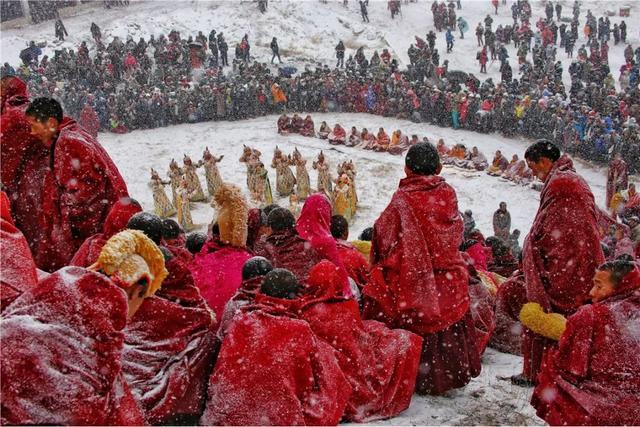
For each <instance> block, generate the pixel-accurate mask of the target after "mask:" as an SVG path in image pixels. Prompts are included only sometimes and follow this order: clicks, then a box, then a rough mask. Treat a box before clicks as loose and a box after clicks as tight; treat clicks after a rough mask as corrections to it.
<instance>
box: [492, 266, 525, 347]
mask: <svg viewBox="0 0 640 427" xmlns="http://www.w3.org/2000/svg"><path fill="white" fill-rule="evenodd" d="M526 302H527V292H526V289H525V283H524V274H523V273H522V272H521V271H516V272H515V273H514V274H513V275H512V276H511V277H510V278H509V279H508V280H507V281H506V282H504V283H502V284H501V285H500V287H498V294H497V295H496V304H495V313H496V328H495V329H494V331H493V334H492V335H491V340H490V341H489V346H490V347H491V348H495V349H496V350H500V351H501V352H503V353H511V354H516V355H518V356H519V355H521V354H522V324H521V323H520V319H519V316H520V310H521V309H522V306H523V305H524V304H525V303H526Z"/></svg>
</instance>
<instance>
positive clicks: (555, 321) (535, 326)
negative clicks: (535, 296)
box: [520, 302, 567, 341]
mask: <svg viewBox="0 0 640 427" xmlns="http://www.w3.org/2000/svg"><path fill="white" fill-rule="evenodd" d="M520 322H521V323H522V324H523V325H524V326H526V327H527V328H528V329H530V330H531V331H533V332H535V333H536V334H538V335H542V336H543V337H547V338H551V339H552V340H556V341H558V340H559V339H560V337H561V336H562V333H563V332H564V330H565V329H566V327H567V319H566V318H565V317H564V316H563V315H562V314H559V313H545V311H544V310H543V309H542V307H541V306H540V304H538V303H536V302H528V303H526V304H525V305H523V306H522V309H521V310H520Z"/></svg>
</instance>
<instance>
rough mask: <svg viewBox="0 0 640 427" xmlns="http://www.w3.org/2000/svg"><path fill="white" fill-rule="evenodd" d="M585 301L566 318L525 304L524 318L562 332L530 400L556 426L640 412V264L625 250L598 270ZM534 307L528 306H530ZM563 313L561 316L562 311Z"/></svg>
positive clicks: (631, 417) (614, 420)
mask: <svg viewBox="0 0 640 427" xmlns="http://www.w3.org/2000/svg"><path fill="white" fill-rule="evenodd" d="M590 296H591V298H592V301H593V304H590V305H583V306H582V307H580V308H579V309H578V311H577V312H576V313H575V314H573V315H571V316H570V317H569V318H568V319H567V320H566V329H565V328H564V322H563V321H562V319H563V318H562V317H561V316H559V315H555V314H546V313H544V311H543V310H542V308H541V307H540V306H537V307H535V306H536V304H533V303H530V304H526V305H525V306H524V307H523V309H522V312H521V313H520V317H521V319H522V321H523V323H524V324H526V325H527V327H529V323H531V322H532V321H533V322H535V324H537V325H538V326H539V327H540V328H541V332H542V333H547V336H549V337H552V338H555V339H558V338H559V343H558V347H557V348H554V349H552V350H549V351H547V353H546V354H545V357H544V360H543V365H542V368H541V372H540V375H539V376H538V385H537V386H536V388H535V390H534V392H533V396H532V398H531V404H532V405H533V406H534V407H535V408H536V412H537V414H538V416H539V417H541V418H542V419H544V420H545V421H546V422H547V423H549V424H551V425H634V424H638V420H639V419H640V340H638V329H637V326H638V319H639V318H640V269H639V268H638V265H637V264H635V263H634V262H633V261H632V260H631V258H630V257H629V258H625V257H621V258H618V259H617V260H615V261H610V262H607V263H605V264H603V265H601V266H600V267H598V269H597V270H596V273H595V275H594V277H593V288H592V289H591V291H590ZM527 308H528V309H529V310H528V311H529V312H527V310H525V309H527ZM556 316H559V317H556Z"/></svg>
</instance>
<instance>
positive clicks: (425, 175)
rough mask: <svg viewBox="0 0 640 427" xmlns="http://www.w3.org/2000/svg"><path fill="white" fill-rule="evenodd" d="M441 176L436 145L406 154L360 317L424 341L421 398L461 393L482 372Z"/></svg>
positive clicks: (454, 207) (378, 233) (454, 211)
mask: <svg viewBox="0 0 640 427" xmlns="http://www.w3.org/2000/svg"><path fill="white" fill-rule="evenodd" d="M441 170H442V165H441V164H440V158H439V156H438V151H437V150H436V148H435V147H434V146H433V145H431V144H429V143H420V144H416V145H414V146H413V147H411V148H410V149H409V151H408V152H407V155H406V158H405V172H406V174H407V177H406V178H404V179H402V180H401V181H400V186H399V188H398V190H397V191H396V193H395V194H394V195H393V198H392V199H391V202H390V203H389V205H388V206H387V207H386V209H385V210H384V211H383V212H382V214H381V215H380V217H379V218H378V220H377V221H376V223H375V226H374V235H373V240H372V242H371V243H372V245H371V265H372V268H371V272H370V279H369V283H368V284H367V286H365V288H364V292H363V299H364V317H365V318H368V319H375V320H380V321H382V322H384V323H386V324H387V325H388V326H389V327H392V328H403V329H407V330H409V331H411V332H414V333H417V334H419V335H421V336H422V337H423V339H424V344H423V347H422V360H421V362H420V363H421V367H420V371H419V373H418V380H417V384H416V391H417V392H418V393H424V394H427V393H428V394H442V393H444V392H446V391H447V390H451V389H453V388H458V387H462V386H464V385H465V384H467V383H468V382H469V381H470V379H471V378H472V377H475V376H477V375H478V374H479V373H480V357H479V354H478V350H477V347H476V336H475V328H474V323H473V319H472V316H471V313H470V311H469V275H468V272H467V268H466V265H465V262H464V260H463V259H462V255H461V254H460V252H459V250H458V248H459V247H460V243H461V241H462V233H463V224H462V219H461V218H460V215H459V213H458V202H457V199H456V193H455V190H454V189H453V188H452V187H451V186H450V185H449V184H447V183H446V182H445V180H444V178H442V177H440V176H439V175H438V174H439V173H440V171H441ZM399 235H402V239H399V238H398V236H399Z"/></svg>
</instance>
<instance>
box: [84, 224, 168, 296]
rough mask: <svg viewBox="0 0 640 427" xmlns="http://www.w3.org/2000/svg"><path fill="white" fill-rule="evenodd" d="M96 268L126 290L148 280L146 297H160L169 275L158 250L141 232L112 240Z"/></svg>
mask: <svg viewBox="0 0 640 427" xmlns="http://www.w3.org/2000/svg"><path fill="white" fill-rule="evenodd" d="M92 268H93V269H96V270H101V271H103V272H104V273H105V274H106V275H107V276H109V277H111V278H112V279H114V280H115V282H116V283H117V284H118V285H119V286H121V287H123V288H128V287H129V286H131V285H133V284H134V283H136V282H137V281H139V280H140V279H141V278H143V277H144V276H147V278H148V279H149V287H148V288H147V293H146V295H145V297H148V296H151V295H153V294H154V293H156V291H157V290H158V289H160V286H161V285H162V281H163V280H164V279H165V277H167V275H168V274H169V272H168V271H167V269H166V268H165V266H164V256H163V255H162V252H160V249H159V248H158V246H156V244H155V243H153V241H152V240H151V239H150V238H148V237H147V236H146V235H145V234H144V233H143V232H142V231H138V230H124V231H121V232H120V233H118V234H116V235H115V236H113V237H112V238H110V239H109V240H108V241H107V243H105V245H104V246H103V247H102V251H101V252H100V255H99V256H98V261H96V263H95V264H94V265H93V266H92Z"/></svg>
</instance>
